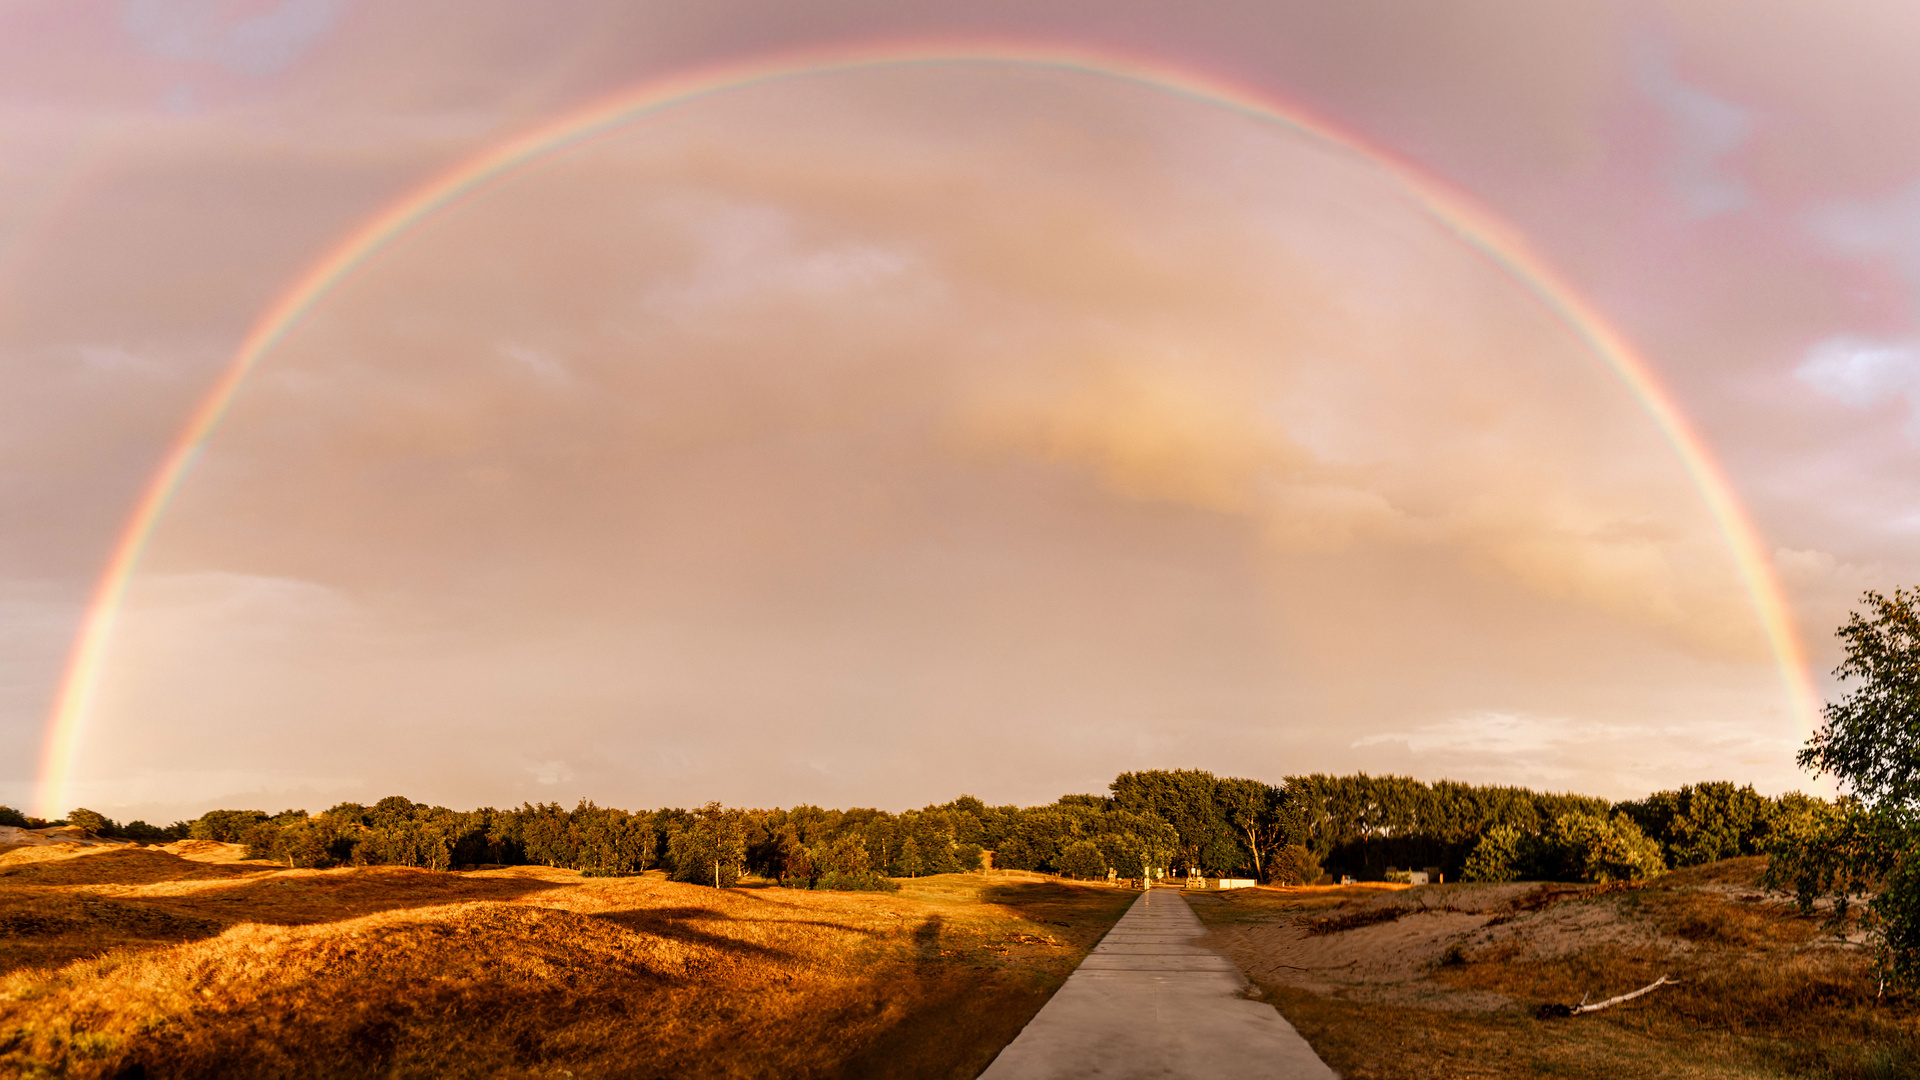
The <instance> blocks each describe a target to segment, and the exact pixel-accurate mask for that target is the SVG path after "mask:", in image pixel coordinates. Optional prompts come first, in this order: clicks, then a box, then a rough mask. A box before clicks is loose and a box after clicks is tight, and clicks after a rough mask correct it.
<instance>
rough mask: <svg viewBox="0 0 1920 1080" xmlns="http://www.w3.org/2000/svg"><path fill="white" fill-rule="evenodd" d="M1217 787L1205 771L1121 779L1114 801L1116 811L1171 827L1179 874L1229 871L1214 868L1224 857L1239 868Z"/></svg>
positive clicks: (1154, 773)
mask: <svg viewBox="0 0 1920 1080" xmlns="http://www.w3.org/2000/svg"><path fill="white" fill-rule="evenodd" d="M1218 783H1219V781H1218V780H1216V779H1215V778H1214V775H1213V774H1212V773H1210V772H1207V771H1205V770H1203V769H1149V770H1145V771H1142V772H1127V773H1121V774H1120V775H1119V776H1117V777H1115V778H1114V781H1113V784H1112V788H1113V801H1114V805H1115V806H1116V807H1117V808H1118V809H1121V810H1127V811H1131V812H1133V813H1136V814H1152V815H1154V816H1155V817H1158V818H1159V819H1160V820H1162V821H1164V822H1166V823H1167V824H1169V825H1171V826H1173V829H1174V833H1175V834H1176V835H1177V836H1178V837H1179V848H1178V849H1177V850H1176V851H1175V853H1174V859H1173V861H1174V862H1175V863H1176V864H1178V866H1179V868H1180V869H1183V870H1184V869H1187V868H1192V869H1196V870H1202V871H1204V870H1210V869H1211V870H1221V869H1226V870H1232V869H1234V868H1235V867H1234V866H1226V867H1221V866H1219V865H1217V864H1218V862H1219V861H1221V860H1222V858H1223V857H1224V858H1225V859H1226V861H1230V862H1233V863H1235V865H1236V866H1237V865H1238V843H1237V841H1236V840H1235V838H1234V830H1233V826H1232V825H1230V824H1228V822H1227V820H1226V817H1225V816H1224V815H1223V814H1222V813H1221V808H1220V804H1219V802H1218V801H1217V800H1216V799H1215V788H1216V786H1217V784H1218ZM1210 859H1211V862H1212V865H1210V863H1209V860H1210Z"/></svg>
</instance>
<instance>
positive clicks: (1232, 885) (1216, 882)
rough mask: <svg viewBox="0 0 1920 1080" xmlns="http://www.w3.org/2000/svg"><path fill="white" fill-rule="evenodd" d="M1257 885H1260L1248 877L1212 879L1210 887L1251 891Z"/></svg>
mask: <svg viewBox="0 0 1920 1080" xmlns="http://www.w3.org/2000/svg"><path fill="white" fill-rule="evenodd" d="M1258 884H1260V883H1259V882H1257V881H1255V880H1253V879H1252V878H1250V877H1223V878H1214V879H1213V886H1212V887H1213V888H1216V889H1251V888H1253V887H1254V886H1255V885H1258Z"/></svg>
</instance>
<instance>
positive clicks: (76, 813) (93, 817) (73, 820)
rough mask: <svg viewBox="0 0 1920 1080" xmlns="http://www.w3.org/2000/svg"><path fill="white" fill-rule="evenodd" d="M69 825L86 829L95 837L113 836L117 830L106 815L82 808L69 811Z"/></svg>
mask: <svg viewBox="0 0 1920 1080" xmlns="http://www.w3.org/2000/svg"><path fill="white" fill-rule="evenodd" d="M67 824H69V825H72V826H74V827H75V828H79V829H85V830H86V831H87V832H90V833H92V834H94V835H95V836H112V835H113V834H114V833H115V832H116V831H117V830H116V829H115V828H114V824H113V821H112V820H111V819H109V818H108V817H107V816H106V815H105V814H101V813H97V812H95V811H92V810H88V809H85V808H81V809H78V810H69V811H67Z"/></svg>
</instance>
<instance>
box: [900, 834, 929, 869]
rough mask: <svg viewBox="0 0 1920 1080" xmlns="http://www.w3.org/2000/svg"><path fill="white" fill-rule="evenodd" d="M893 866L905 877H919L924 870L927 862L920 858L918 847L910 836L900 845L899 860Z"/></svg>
mask: <svg viewBox="0 0 1920 1080" xmlns="http://www.w3.org/2000/svg"><path fill="white" fill-rule="evenodd" d="M895 865H897V866H898V867H899V868H900V873H901V874H903V875H905V876H907V877H919V876H920V874H921V872H922V871H923V870H925V869H926V867H927V861H926V860H925V859H923V858H921V857H920V845H919V844H918V843H916V842H915V841H914V839H913V838H912V837H911V836H909V837H908V838H907V839H906V840H905V841H904V842H903V843H902V844H901V845H900V858H899V859H898V860H897V861H896V863H895Z"/></svg>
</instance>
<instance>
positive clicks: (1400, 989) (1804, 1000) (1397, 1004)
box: [1194, 859, 1920, 1080]
mask: <svg viewBox="0 0 1920 1080" xmlns="http://www.w3.org/2000/svg"><path fill="white" fill-rule="evenodd" d="M1762 868H1763V861H1762V860H1760V859H1735V860H1729V861H1727V862H1723V863H1717V864H1714V865H1711V866H1706V867H1699V868H1695V869H1691V870H1683V871H1678V872H1676V873H1672V874H1668V875H1666V876H1664V877H1662V878H1658V879H1656V880H1655V881H1654V882H1652V883H1650V884H1648V885H1646V886H1644V887H1641V888H1630V889H1617V888H1616V889H1607V888H1606V887H1600V888H1594V887H1581V886H1540V885H1535V884H1515V885H1503V886H1473V885H1466V886H1455V885H1447V886H1438V887H1422V888H1398V889H1383V888H1381V887H1378V886H1374V887H1367V888H1354V889H1330V888H1329V889H1257V890H1246V891H1244V892H1241V893H1234V894H1227V895H1224V896H1213V897H1206V896H1197V897H1195V898H1194V908H1195V911H1196V912H1198V913H1199V914H1200V916H1201V918H1202V920H1203V921H1205V922H1206V923H1207V924H1208V926H1209V928H1210V930H1211V931H1212V933H1211V935H1210V937H1209V939H1208V943H1209V944H1212V945H1214V946H1215V947H1217V948H1220V949H1222V950H1223V951H1224V952H1226V953H1227V955H1229V956H1231V957H1233V958H1234V959H1235V961H1236V962H1237V963H1239V964H1240V965H1241V967H1242V969H1243V970H1246V971H1248V972H1249V974H1250V975H1252V977H1253V978H1254V979H1255V981H1256V983H1258V984H1259V985H1260V987H1261V988H1262V989H1263V990H1264V991H1265V992H1266V995H1267V1000H1269V1001H1272V1002H1273V1003H1274V1004H1276V1005H1277V1006H1278V1007H1279V1008H1280V1011H1281V1012H1282V1013H1283V1014H1285V1015H1286V1016H1287V1018H1288V1019H1289V1020H1291V1021H1292V1022H1293V1023H1294V1025H1295V1026H1296V1027H1297V1028H1299V1029H1300V1032H1301V1034H1303V1035H1305V1036H1306V1037H1307V1039H1308V1041H1310V1042H1311V1043H1312V1044H1313V1045H1314V1048H1315V1049H1316V1050H1318V1051H1319V1052H1320V1053H1321V1056H1323V1057H1324V1058H1326V1060H1327V1061H1328V1063H1329V1064H1331V1065H1333V1066H1334V1068H1336V1069H1337V1070H1339V1071H1340V1073H1341V1075H1343V1076H1345V1077H1348V1078H1349V1080H1372V1078H1387V1077H1412V1076H1419V1077H1422V1078H1429V1080H1480V1078H1487V1080H1493V1078H1506V1077H1517V1076H1551V1077H1580V1078H1588V1077H1590V1078H1594V1080H1601V1078H1605V1080H1617V1078H1619V1077H1623V1076H1632V1077H1670V1078H1683V1077H1684V1078H1735V1077H1739V1078H1759V1077H1767V1078H1774V1077H1821V1078H1828V1077H1831V1078H1835V1080H1856V1078H1859V1080H1865V1078H1886V1080H1892V1078H1896V1077H1903V1078H1911V1077H1915V1076H1920V1015H1917V1014H1916V1010H1915V1008H1914V1006H1913V1004H1912V1003H1910V1002H1905V1003H1903V1002H1886V1001H1878V1000H1876V994H1877V990H1878V987H1877V984H1876V982H1875V980H1874V978H1873V974H1872V966H1871V963H1870V960H1869V958H1868V957H1867V956H1866V955H1864V954H1863V952H1862V951H1861V950H1860V949H1859V948H1857V947H1854V946H1850V945H1845V944H1841V943H1838V942H1836V941H1835V940H1834V939H1833V938H1832V936H1831V935H1825V934H1822V933H1821V931H1820V928H1819V923H1820V920H1819V918H1818V917H1817V916H1814V917H1810V916H1802V915H1799V914H1797V913H1796V912H1795V911H1794V910H1793V908H1792V907H1791V905H1790V904H1789V903H1787V901H1786V898H1785V897H1781V896H1778V895H1767V894H1764V893H1762V892H1761V891H1760V889H1759V886H1758V885H1757V884H1756V879H1757V878H1758V876H1759V873H1760V871H1761V869H1762ZM1316 931H1317V932H1316ZM1662 975H1670V976H1672V977H1673V978H1675V979H1678V980H1680V982H1679V984H1678V985H1673V986H1664V987H1661V988H1660V989H1659V990H1656V991H1654V992H1652V993H1651V994H1648V995H1646V996H1644V997H1642V998H1639V999H1637V1000H1634V1001H1631V1002H1627V1003H1624V1004H1621V1005H1618V1006H1615V1007H1613V1008H1610V1009H1608V1010H1605V1011H1602V1012H1598V1013H1592V1014H1588V1015H1585V1016H1580V1017H1574V1018H1571V1019H1559V1020H1537V1019H1535V1018H1534V1009H1535V1008H1536V1007H1537V1006H1538V1005H1541V1004H1544V1003H1549V1002H1557V1003H1562V1004H1574V1003H1577V1002H1580V1001H1582V1000H1588V999H1590V1000H1594V1001H1599V1000H1603V999H1605V998H1608V997H1611V996H1613V995H1616V994H1620V993H1624V992H1626V991H1629V990H1634V989H1637V988H1639V987H1641V986H1645V985H1646V984H1648V983H1650V982H1652V981H1654V980H1655V979H1657V978H1659V977H1660V976H1662Z"/></svg>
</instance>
